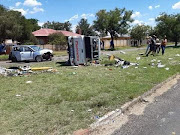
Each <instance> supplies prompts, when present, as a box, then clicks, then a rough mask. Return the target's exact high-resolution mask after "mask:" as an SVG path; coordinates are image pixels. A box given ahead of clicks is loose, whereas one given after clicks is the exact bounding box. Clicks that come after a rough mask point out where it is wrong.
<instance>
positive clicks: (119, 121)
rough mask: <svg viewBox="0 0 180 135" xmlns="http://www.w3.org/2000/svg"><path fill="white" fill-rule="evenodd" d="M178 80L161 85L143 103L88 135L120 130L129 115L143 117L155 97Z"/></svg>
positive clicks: (179, 76) (109, 120)
mask: <svg viewBox="0 0 180 135" xmlns="http://www.w3.org/2000/svg"><path fill="white" fill-rule="evenodd" d="M178 79H180V75H177V76H176V77H175V78H174V79H172V80H170V81H169V82H167V83H165V84H163V85H162V86H161V87H160V88H158V89H157V90H156V91H155V92H154V93H152V94H151V95H149V96H147V97H146V98H144V102H138V103H137V104H135V105H134V106H133V107H131V108H129V110H128V111H126V112H125V113H124V114H122V115H120V116H118V117H116V118H114V119H108V120H107V121H106V122H104V123H105V124H104V125H102V126H99V127H97V128H95V129H93V131H92V132H91V133H90V135H110V134H112V133H113V132H114V131H115V130H117V129H119V128H121V126H122V125H124V124H126V123H127V122H128V120H129V119H128V117H129V115H131V114H134V115H143V113H144V110H145V109H146V107H147V106H148V105H149V104H151V103H153V102H155V97H159V96H161V95H162V94H163V93H165V92H167V91H168V90H169V89H170V88H172V87H173V86H174V85H175V84H177V80H178Z"/></svg>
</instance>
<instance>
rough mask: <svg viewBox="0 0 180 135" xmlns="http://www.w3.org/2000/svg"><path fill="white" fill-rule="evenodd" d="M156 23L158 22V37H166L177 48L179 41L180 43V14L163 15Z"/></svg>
mask: <svg viewBox="0 0 180 135" xmlns="http://www.w3.org/2000/svg"><path fill="white" fill-rule="evenodd" d="M156 21H157V22H158V24H157V26H156V31H157V33H158V35H159V36H161V37H164V36H165V35H166V36H167V38H168V39H169V40H171V41H174V42H175V46H177V44H178V41H180V13H178V14H175V15H173V14H170V15H168V14H166V13H162V14H161V15H160V17H158V18H157V19H156Z"/></svg>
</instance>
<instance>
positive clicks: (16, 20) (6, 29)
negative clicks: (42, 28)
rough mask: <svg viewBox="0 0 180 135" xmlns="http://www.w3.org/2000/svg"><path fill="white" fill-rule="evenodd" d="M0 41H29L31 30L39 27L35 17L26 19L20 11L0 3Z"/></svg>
mask: <svg viewBox="0 0 180 135" xmlns="http://www.w3.org/2000/svg"><path fill="white" fill-rule="evenodd" d="M0 22H1V23H0V41H4V40H5V39H12V40H17V41H20V42H21V43H24V42H26V41H28V42H29V41H31V40H32V39H33V41H35V40H34V38H33V37H32V31H34V30H37V29H39V26H38V24H37V22H38V20H36V19H26V18H25V17H24V16H23V15H22V14H21V12H18V11H13V10H8V9H6V8H5V7H4V6H3V5H0Z"/></svg>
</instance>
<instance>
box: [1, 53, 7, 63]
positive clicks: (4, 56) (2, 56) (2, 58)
mask: <svg viewBox="0 0 180 135" xmlns="http://www.w3.org/2000/svg"><path fill="white" fill-rule="evenodd" d="M8 58H9V55H4V54H3V55H0V61H4V60H8Z"/></svg>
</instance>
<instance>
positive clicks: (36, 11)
mask: <svg viewBox="0 0 180 135" xmlns="http://www.w3.org/2000/svg"><path fill="white" fill-rule="evenodd" d="M38 12H44V9H43V8H39V7H33V11H30V12H29V13H30V14H35V13H38Z"/></svg>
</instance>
